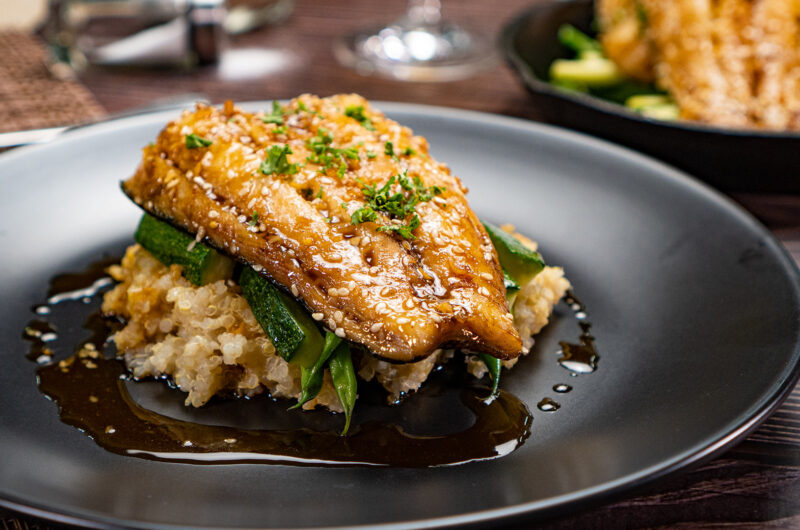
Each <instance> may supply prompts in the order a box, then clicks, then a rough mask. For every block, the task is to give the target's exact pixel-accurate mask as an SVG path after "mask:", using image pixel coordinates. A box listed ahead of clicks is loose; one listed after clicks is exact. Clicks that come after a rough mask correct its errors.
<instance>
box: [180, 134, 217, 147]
mask: <svg viewBox="0 0 800 530" xmlns="http://www.w3.org/2000/svg"><path fill="white" fill-rule="evenodd" d="M213 143H214V142H212V141H211V140H206V139H205V138H203V137H202V136H197V135H196V134H195V133H192V134H187V135H186V148H187V149H197V148H198V147H208V146H209V145H211V144H213Z"/></svg>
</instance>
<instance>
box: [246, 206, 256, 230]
mask: <svg viewBox="0 0 800 530" xmlns="http://www.w3.org/2000/svg"><path fill="white" fill-rule="evenodd" d="M247 224H249V225H250V226H257V225H258V212H257V211H255V210H253V214H252V215H251V216H250V220H249V221H247Z"/></svg>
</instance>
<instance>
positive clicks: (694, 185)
mask: <svg viewBox="0 0 800 530" xmlns="http://www.w3.org/2000/svg"><path fill="white" fill-rule="evenodd" d="M268 104H269V101H268V100H264V101H247V102H240V103H237V105H238V106H241V107H243V108H246V109H252V108H259V107H263V106H264V105H268ZM371 104H372V105H373V106H375V107H376V108H378V109H380V110H381V111H383V112H385V113H386V114H387V115H391V114H394V113H399V114H403V113H405V114H421V115H425V116H431V115H436V116H439V117H442V118H444V119H448V120H456V121H462V120H463V121H470V122H473V123H475V122H478V123H484V124H491V125H496V126H501V127H511V128H514V129H518V130H522V131H528V132H532V133H534V134H537V135H545V136H548V137H552V138H556V139H559V140H561V141H564V142H566V143H572V144H576V143H577V144H583V145H588V146H589V147H591V148H593V149H599V150H603V151H606V152H609V153H611V154H612V156H614V157H615V158H622V159H627V160H630V161H632V162H633V163H634V164H637V165H640V166H642V165H643V166H646V167H649V168H650V169H652V170H653V171H652V174H650V175H648V176H647V177H646V178H652V179H656V180H664V181H671V182H672V183H674V184H676V185H679V186H682V187H684V188H688V190H689V191H690V192H692V193H694V194H699V196H701V197H702V198H703V199H705V200H708V201H711V202H713V203H715V204H716V205H718V206H719V207H721V208H722V209H724V210H725V211H726V212H727V213H729V214H730V215H733V216H734V217H736V218H737V219H739V220H740V221H742V222H743V223H745V224H746V225H748V226H749V227H750V228H751V229H752V230H754V231H755V232H756V233H757V234H759V235H760V236H761V237H762V238H764V239H765V240H767V241H768V242H769V243H771V244H772V246H773V247H774V249H775V250H776V252H775V257H776V259H778V263H779V264H780V265H782V266H783V267H782V268H783V270H784V271H785V274H787V275H788V276H789V277H790V278H791V279H792V280H793V282H792V283H793V285H794V291H795V303H796V304H797V305H798V307H800V268H799V267H798V265H797V263H796V262H795V261H794V259H793V258H792V257H791V255H790V254H789V252H788V251H787V250H786V248H785V247H784V246H783V245H782V244H781V243H780V241H778V239H777V238H776V237H775V236H774V235H773V234H772V233H771V232H770V231H769V230H768V229H767V228H766V227H765V226H764V225H763V224H761V223H760V222H759V221H758V220H757V219H756V218H755V217H754V216H753V215H752V214H751V213H750V212H748V211H747V210H745V209H744V208H742V207H741V206H739V205H738V204H736V203H735V202H734V201H733V200H732V199H730V198H728V197H726V196H725V195H723V194H722V193H721V192H718V191H716V190H715V189H713V188H712V187H711V186H709V185H707V184H705V183H703V182H701V181H699V180H697V179H695V178H693V177H691V176H689V175H688V174H687V173H685V172H683V171H680V170H678V169H675V168H674V167H672V166H670V165H668V164H666V163H664V162H661V161H658V160H656V159H654V158H651V157H649V156H647V155H644V154H641V153H639V152H636V151H634V150H632V149H629V148H626V147H623V146H620V145H618V144H615V143H613V142H610V141H608V140H603V139H600V138H596V137H594V136H591V135H588V134H584V133H580V132H576V131H573V130H569V129H565V128H562V127H558V126H554V125H549V124H543V123H539V122H533V121H530V120H525V119H522V118H516V117H510V116H504V115H499V114H491V113H486V112H479V111H473V110H465V109H459V108H455V107H442V106H435V105H425V104H417V103H404V102H391V101H380V100H375V101H371ZM180 111H181V109H180V108H177V109H176V108H173V109H170V110H162V111H156V112H150V113H143V114H137V115H135V116H128V117H120V118H114V119H109V120H104V121H101V122H98V123H95V124H91V125H87V126H84V127H79V128H76V129H74V130H71V131H68V132H65V133H64V134H63V135H61V136H59V137H58V138H56V139H55V140H53V141H51V142H48V143H46V144H40V145H30V146H25V147H21V148H18V149H14V150H12V151H10V152H7V153H2V154H0V183H2V182H3V180H4V179H5V178H11V177H10V176H8V175H4V174H3V172H2V169H3V167H4V166H5V165H7V164H9V163H11V162H13V161H15V160H16V159H18V158H26V157H29V156H33V155H31V154H29V153H33V154H34V155H35V154H36V153H39V152H46V151H47V150H48V149H51V148H52V147H51V146H53V145H60V144H64V143H70V142H76V141H77V142H79V141H82V140H84V139H85V138H87V137H93V136H96V135H100V134H102V133H103V131H105V130H108V129H109V128H118V127H122V128H125V127H136V126H138V125H143V124H149V123H151V122H152V121H155V120H157V119H160V118H161V117H162V116H163V117H165V118H166V119H169V118H170V117H171V116H175V114H176V113H177V112H180ZM166 119H165V120H163V122H164V123H166ZM159 123H161V121H159ZM798 320H800V317H799V318H798ZM792 358H793V359H794V364H793V365H791V363H790V364H787V366H786V367H785V368H784V370H783V371H782V372H781V375H782V381H781V382H780V384H779V385H776V386H775V385H773V386H774V388H773V390H772V392H765V394H768V395H767V396H766V397H765V398H764V400H763V403H762V404H761V405H760V406H759V407H758V408H757V409H756V410H755V411H754V412H753V413H752V414H750V415H749V416H747V417H740V418H736V420H734V421H733V424H734V426H733V427H732V428H731V429H730V430H729V431H727V432H725V433H723V434H722V435H720V436H718V437H716V438H715V439H713V440H712V441H711V442H710V443H707V444H704V445H703V446H702V447H694V448H690V449H689V450H687V451H684V452H683V453H680V454H677V455H674V456H673V457H672V458H670V459H666V460H664V461H662V462H659V463H658V464H656V465H653V466H650V467H647V468H645V469H642V470H639V471H638V472H636V473H632V474H628V475H625V476H623V477H620V478H618V479H616V480H613V481H609V482H604V483H602V484H599V485H596V486H592V487H590V488H584V489H581V490H576V491H573V492H570V493H567V494H563V495H559V496H556V497H551V498H545V499H539V500H536V501H530V502H525V503H521V504H517V505H514V506H507V507H503V508H493V509H488V510H482V511H477V512H470V513H466V514H458V515H450V516H442V517H435V518H428V519H417V520H411V521H405V522H395V523H380V524H377V525H369V528H379V529H382V530H394V529H400V528H413V529H417V528H441V527H448V526H470V525H472V526H475V525H481V524H485V523H487V522H494V523H497V524H508V523H512V522H514V521H521V520H523V519H526V520H529V521H530V520H541V519H544V518H550V517H553V516H555V515H557V514H558V513H560V512H563V511H564V510H565V509H567V508H578V509H584V508H587V507H589V506H592V505H596V504H599V503H602V502H607V501H608V500H610V499H612V498H614V497H617V496H619V495H621V494H623V493H625V492H630V491H631V490H634V489H636V488H640V487H642V486H643V485H645V484H649V483H652V482H654V481H656V480H659V479H661V478H664V477H666V476H668V475H672V474H675V473H677V472H679V471H681V470H684V469H686V468H687V467H689V466H693V465H699V464H701V463H703V462H705V461H708V460H710V459H711V458H713V457H715V456H717V455H719V454H721V453H722V452H724V451H725V450H727V449H729V448H730V446H732V445H733V444H735V443H736V442H738V441H740V440H741V439H742V438H744V437H745V436H746V435H747V434H749V433H750V432H752V431H753V430H754V429H755V428H757V427H758V426H759V425H760V424H761V423H762V422H763V421H764V420H766V419H767V417H769V415H770V414H771V413H772V412H774V411H775V409H777V408H778V407H779V406H780V405H781V404H782V403H783V401H784V400H785V399H786V397H788V395H789V393H790V392H791V390H792V389H793V388H794V386H795V385H796V384H797V382H798V380H800V342H798V343H796V344H795V345H794V349H793V355H792ZM777 381H778V380H775V381H773V384H774V383H776V382H777ZM740 420H741V421H740ZM0 507H4V508H8V509H11V510H14V511H17V512H20V513H22V514H25V515H30V516H34V517H40V518H44V519H47V520H51V521H54V522H59V523H66V524H76V525H81V526H85V527H90V528H105V527H107V526H109V525H112V526H115V527H125V528H148V529H149V528H172V529H183V528H191V527H187V526H183V525H174V524H156V523H147V522H142V521H132V520H125V519H119V518H116V517H109V516H105V515H101V514H92V513H81V512H74V511H71V510H69V509H68V508H67V509H64V510H60V511H59V509H58V508H57V507H47V506H42V505H38V504H36V503H35V502H28V501H26V500H21V499H16V498H14V496H13V495H6V494H4V493H2V492H0ZM212 528H223V527H212ZM316 528H328V529H330V528H345V527H316ZM347 528H353V527H347Z"/></svg>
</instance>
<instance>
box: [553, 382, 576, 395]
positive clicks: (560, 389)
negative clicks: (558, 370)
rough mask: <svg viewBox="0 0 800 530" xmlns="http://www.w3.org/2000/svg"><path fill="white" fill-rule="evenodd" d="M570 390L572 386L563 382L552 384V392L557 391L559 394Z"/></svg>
mask: <svg viewBox="0 0 800 530" xmlns="http://www.w3.org/2000/svg"><path fill="white" fill-rule="evenodd" d="M570 390H572V387H571V386H569V385H565V384H564V383H559V384H557V385H553V392H558V393H559V394H566V393H567V392H569V391H570Z"/></svg>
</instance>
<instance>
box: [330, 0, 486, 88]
mask: <svg viewBox="0 0 800 530" xmlns="http://www.w3.org/2000/svg"><path fill="white" fill-rule="evenodd" d="M441 8H442V4H441V2H440V1H439V0H409V2H408V10H407V11H406V14H405V15H404V16H403V18H401V19H400V20H398V21H396V22H394V23H391V24H389V25H385V26H383V27H378V28H371V29H366V30H363V31H358V32H356V33H354V34H351V35H346V36H344V37H342V38H340V39H339V40H338V41H337V42H336V44H335V46H334V54H335V56H336V58H337V59H338V60H339V62H341V63H342V64H344V65H346V66H349V67H351V68H354V69H355V70H356V71H358V72H360V73H363V74H378V75H382V76H385V77H391V78H395V79H401V80H406V81H453V80H457V79H463V78H466V77H471V76H472V75H475V74H476V73H478V72H480V71H481V70H484V69H486V68H488V67H490V66H491V65H492V64H494V62H495V60H496V56H495V51H494V46H493V44H492V41H491V40H490V39H489V38H487V37H485V36H483V35H481V34H479V33H475V32H472V31H468V30H466V29H464V28H462V27H460V26H458V25H456V24H453V23H451V22H448V21H447V20H444V19H443V18H442V11H441Z"/></svg>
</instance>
